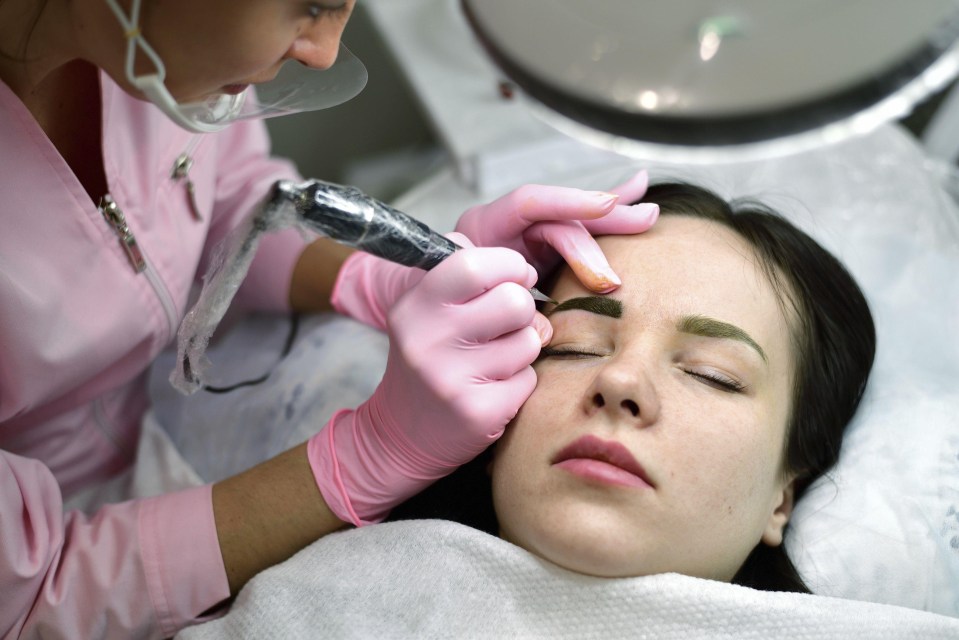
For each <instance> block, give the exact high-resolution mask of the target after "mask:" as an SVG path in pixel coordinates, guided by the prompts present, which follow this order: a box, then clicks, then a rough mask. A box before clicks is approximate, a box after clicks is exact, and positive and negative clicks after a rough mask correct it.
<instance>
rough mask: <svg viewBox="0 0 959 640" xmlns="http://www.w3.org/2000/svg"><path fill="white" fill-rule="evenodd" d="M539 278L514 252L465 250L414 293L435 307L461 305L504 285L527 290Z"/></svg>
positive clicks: (427, 279)
mask: <svg viewBox="0 0 959 640" xmlns="http://www.w3.org/2000/svg"><path fill="white" fill-rule="evenodd" d="M536 278H537V275H536V270H535V269H533V267H531V266H530V265H529V264H528V263H527V262H526V259H525V258H524V257H523V256H522V255H520V254H519V253H517V252H516V251H513V250H512V249H506V248H503V247H476V248H465V249H461V250H459V251H456V252H455V253H453V255H451V256H450V257H449V258H447V259H446V260H444V261H443V262H441V263H440V264H439V265H437V266H436V267H434V268H433V270H432V271H430V272H429V273H427V274H426V275H425V276H424V277H423V280H422V281H420V283H419V285H417V287H416V289H414V291H415V292H416V293H418V294H419V295H420V296H421V297H423V296H428V297H431V298H433V299H434V304H443V303H445V304H462V303H464V302H466V301H468V300H472V299H473V298H475V297H477V296H479V295H480V294H482V293H484V292H486V291H489V290H490V289H492V288H494V287H495V286H496V285H499V284H502V283H505V282H513V283H518V284H520V285H522V286H523V287H525V288H527V289H528V288H530V287H532V286H533V285H534V284H535V283H536Z"/></svg>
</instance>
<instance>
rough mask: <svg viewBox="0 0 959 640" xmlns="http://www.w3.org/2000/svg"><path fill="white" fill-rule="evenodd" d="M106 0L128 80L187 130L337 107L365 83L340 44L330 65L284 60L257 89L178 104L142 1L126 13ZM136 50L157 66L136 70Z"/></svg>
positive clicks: (213, 128)
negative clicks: (117, 27)
mask: <svg viewBox="0 0 959 640" xmlns="http://www.w3.org/2000/svg"><path fill="white" fill-rule="evenodd" d="M106 1H107V4H108V5H109V6H110V9H111V10H112V11H113V13H114V14H115V15H116V17H117V19H118V20H119V21H120V24H121V25H122V26H123V29H124V32H125V34H126V38H127V52H126V76H127V79H128V80H129V81H130V83H131V84H132V85H133V86H134V87H136V88H137V89H139V90H140V91H142V92H143V94H144V95H145V96H146V97H147V99H148V100H150V102H152V103H153V104H155V105H156V106H157V107H159V108H160V110H161V111H163V112H164V113H165V114H166V115H167V116H168V117H169V118H170V119H171V120H173V121H174V122H175V123H177V124H178V125H180V126H181V127H183V128H184V129H187V130H188V131H193V132H195V133H212V132H214V131H219V130H221V129H223V128H224V127H226V126H227V125H228V124H230V123H231V122H235V121H237V120H244V119H249V118H270V117H273V116H283V115H287V114H290V113H299V112H302V111H316V110H318V109H326V108H328V107H335V106H336V105H338V104H342V103H344V102H346V101H347V100H349V99H350V98H353V97H354V96H356V95H357V94H358V93H359V92H360V91H362V90H363V87H365V86H366V81H367V77H368V76H367V72H366V67H365V66H363V63H362V62H360V61H359V59H357V58H356V56H354V55H353V54H352V53H350V50H349V49H347V48H346V46H344V45H343V44H342V43H341V44H340V50H339V53H338V54H337V57H336V62H335V63H334V64H333V66H332V67H330V68H329V69H324V70H318V69H311V68H310V67H307V66H306V65H304V64H301V63H300V62H297V61H296V60H288V61H287V62H286V63H284V64H283V66H282V67H280V71H279V73H278V74H277V76H276V77H275V78H274V79H273V80H270V81H269V82H264V83H259V84H257V85H256V87H255V88H254V87H250V88H247V89H246V91H243V92H241V93H238V94H235V95H234V94H229V93H215V94H211V95H210V96H209V97H207V98H206V99H204V100H202V101H200V102H192V103H186V104H181V103H179V102H177V100H176V99H175V98H174V97H173V96H172V95H171V94H170V92H169V90H167V88H166V85H165V84H164V80H165V79H166V68H165V67H164V65H163V61H162V60H161V59H160V57H159V56H158V55H157V53H156V51H154V50H153V47H151V46H150V45H149V43H147V41H146V40H144V38H143V35H142V34H141V33H140V27H139V24H140V5H141V0H133V4H132V7H131V9H130V15H129V16H127V15H125V14H124V12H123V9H121V8H120V6H119V4H118V3H117V0H106ZM137 49H140V51H142V52H143V54H144V55H146V57H147V58H148V59H149V60H150V63H151V64H152V65H153V66H154V68H155V69H156V71H155V72H154V73H150V74H143V75H139V76H138V75H137V74H136V71H135V69H134V62H135V60H136V54H137Z"/></svg>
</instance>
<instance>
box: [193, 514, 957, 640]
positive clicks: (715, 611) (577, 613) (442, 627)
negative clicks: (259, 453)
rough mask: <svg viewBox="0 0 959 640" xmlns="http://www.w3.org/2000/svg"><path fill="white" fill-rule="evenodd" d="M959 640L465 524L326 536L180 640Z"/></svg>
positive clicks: (878, 615)
mask: <svg viewBox="0 0 959 640" xmlns="http://www.w3.org/2000/svg"><path fill="white" fill-rule="evenodd" d="M478 637H483V638H489V637H495V638H502V637H520V638H533V637H542V638H602V639H603V640H609V639H611V638H625V637H629V638H656V639H658V640H671V639H673V638H675V639H677V640H680V639H681V640H690V639H696V638H710V639H713V638H729V639H733V638H735V639H740V640H743V639H744V640H749V639H752V638H756V639H759V638H762V639H764V640H765V639H767V638H796V639H804V638H817V639H827V640H828V639H830V638H836V639H840V638H842V639H845V638H871V639H883V638H916V639H922V640H933V639H937V638H942V639H944V640H945V639H947V638H948V639H950V640H956V639H957V638H959V619H954V618H949V617H945V616H940V615H937V614H933V613H927V612H922V611H918V610H913V609H905V608H902V607H895V606H891V605H882V604H875V603H867V602H856V601H852V600H841V599H838V598H828V597H821V596H812V595H803V594H794V593H771V592H763V591H755V590H753V589H747V588H745V587H739V586H735V585H730V584H726V583H721V582H714V581H710V580H701V579H698V578H690V577H688V576H682V575H677V574H663V575H655V576H647V577H642V578H624V579H604V578H593V577H588V576H583V575H580V574H577V573H572V572H569V571H566V570H564V569H561V568H559V567H557V566H556V565H553V564H551V563H549V562H546V561H544V560H541V559H539V558H537V557H536V556H534V555H532V554H530V553H528V552H526V551H524V550H523V549H520V548H519V547H516V546H514V545H511V544H509V543H507V542H504V541H503V540H500V539H498V538H495V537H492V536H489V535H487V534H485V533H482V532H480V531H477V530H475V529H471V528H468V527H465V526H463V525H459V524H455V523H451V522H444V521H439V520H421V521H409V522H396V523H390V524H382V525H375V526H371V527H366V528H363V529H357V530H349V531H344V532H342V533H336V534H332V535H330V536H327V537H325V538H323V539H322V540H320V541H319V542H317V543H315V544H313V545H311V546H310V547H307V548H306V549H304V550H303V551H301V552H300V553H298V554H297V555H296V556H294V557H293V558H291V559H290V560H288V561H287V562H285V563H282V564H280V565H278V566H276V567H273V568H270V569H268V570H266V571H264V572H263V573H261V574H259V575H258V576H256V577H255V578H254V579H253V580H252V581H251V582H250V583H249V584H248V585H247V586H246V588H244V589H243V591H242V592H241V593H240V595H239V597H238V598H237V600H236V602H235V603H234V605H233V607H232V610H231V611H230V613H229V614H228V615H226V616H225V617H223V618H221V619H218V620H214V621H212V622H208V623H206V624H203V625H201V626H198V627H194V628H192V629H188V630H185V631H183V632H182V633H181V634H180V635H179V636H177V638H182V640H202V639H210V640H212V639H220V638H230V639H234V638H284V639H285V640H292V639H297V638H377V639H380V638H417V639H428V638H478Z"/></svg>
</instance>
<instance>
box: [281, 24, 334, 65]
mask: <svg viewBox="0 0 959 640" xmlns="http://www.w3.org/2000/svg"><path fill="white" fill-rule="evenodd" d="M342 33H343V29H342V28H340V27H336V26H333V27H330V26H327V25H325V24H324V23H323V22H322V21H321V22H318V23H317V24H316V25H314V26H313V27H311V28H310V29H309V30H307V31H304V32H303V33H301V34H300V35H299V36H298V37H297V38H296V40H294V41H293V44H291V45H290V48H289V50H288V51H287V52H286V56H285V57H286V58H293V59H294V60H298V61H299V62H302V63H303V64H305V65H307V66H309V67H313V68H314V69H329V68H330V67H332V66H333V63H334V62H336V56H337V54H339V52H340V36H341V35H342Z"/></svg>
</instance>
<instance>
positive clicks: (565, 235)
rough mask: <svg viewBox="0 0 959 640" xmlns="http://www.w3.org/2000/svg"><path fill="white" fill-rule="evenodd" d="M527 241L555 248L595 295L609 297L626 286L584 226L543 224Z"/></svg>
mask: <svg viewBox="0 0 959 640" xmlns="http://www.w3.org/2000/svg"><path fill="white" fill-rule="evenodd" d="M523 237H524V238H525V239H526V240H533V241H536V242H541V243H545V244H548V245H550V246H551V247H553V249H555V250H556V252H557V253H558V254H559V255H561V256H562V257H563V259H564V260H566V263H567V264H569V266H570V268H571V269H572V270H573V273H575V274H576V277H577V278H579V280H580V282H582V283H583V285H585V286H586V287H587V288H589V289H591V290H592V291H596V292H598V293H608V292H610V291H612V290H613V289H615V288H616V287H618V286H619V285H621V284H622V280H620V279H619V276H617V275H616V273H615V272H614V271H613V268H612V267H610V266H609V262H608V261H607V260H606V256H605V255H603V251H602V249H600V248H599V245H598V244H597V243H596V240H595V239H594V238H593V236H592V235H591V234H590V233H589V231H587V230H586V228H585V227H584V226H583V223H582V222H578V221H562V222H540V223H537V224H535V225H533V226H532V227H530V228H529V229H527V230H526V233H525V234H524V236H523Z"/></svg>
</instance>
